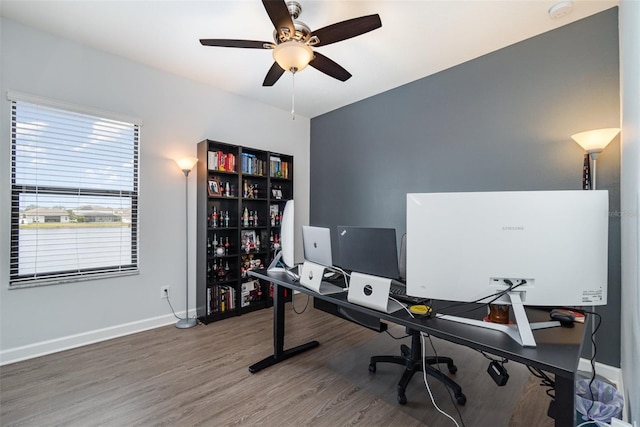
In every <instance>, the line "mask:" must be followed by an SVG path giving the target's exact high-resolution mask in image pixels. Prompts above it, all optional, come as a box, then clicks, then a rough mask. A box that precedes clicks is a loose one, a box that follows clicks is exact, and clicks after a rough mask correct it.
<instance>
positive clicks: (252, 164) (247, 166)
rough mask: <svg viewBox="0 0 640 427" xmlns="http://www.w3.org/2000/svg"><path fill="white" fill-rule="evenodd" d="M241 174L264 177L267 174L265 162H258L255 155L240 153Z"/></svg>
mask: <svg viewBox="0 0 640 427" xmlns="http://www.w3.org/2000/svg"><path fill="white" fill-rule="evenodd" d="M242 173H246V174H250V175H258V176H264V175H266V174H267V162H265V161H264V160H260V159H259V158H257V157H256V155H255V154H250V153H242Z"/></svg>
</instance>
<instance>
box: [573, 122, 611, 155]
mask: <svg viewBox="0 0 640 427" xmlns="http://www.w3.org/2000/svg"><path fill="white" fill-rule="evenodd" d="M618 133H620V129H618V128H605V129H594V130H588V131H586V132H580V133H576V134H575V135H571V138H573V140H574V141H576V142H577V143H578V144H580V146H581V147H582V148H583V149H584V150H585V151H586V152H587V153H589V154H591V153H600V152H602V150H604V149H605V147H606V146H607V145H609V143H610V142H611V141H612V140H613V138H615V137H616V135H618Z"/></svg>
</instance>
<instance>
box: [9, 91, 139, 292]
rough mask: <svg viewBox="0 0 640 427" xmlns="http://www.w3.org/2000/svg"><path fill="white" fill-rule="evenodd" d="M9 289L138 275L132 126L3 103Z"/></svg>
mask: <svg viewBox="0 0 640 427" xmlns="http://www.w3.org/2000/svg"><path fill="white" fill-rule="evenodd" d="M11 124H12V128H11V144H12V146H11V163H12V164H11V256H10V281H9V282H10V288H15V287H23V286H34V285H48V284H55V283H63V282H68V281H76V280H83V279H88V278H102V277H108V276H114V275H122V274H132V273H135V272H137V271H138V144H139V136H140V135H139V125H137V124H135V123H128V122H126V121H122V120H117V119H113V118H107V117H101V116H97V115H93V114H86V113H83V112H81V111H79V110H75V111H73V110H71V109H65V108H58V106H55V105H53V106H52V105H44V104H42V103H37V102H32V101H30V100H27V101H24V100H20V99H14V100H12V102H11Z"/></svg>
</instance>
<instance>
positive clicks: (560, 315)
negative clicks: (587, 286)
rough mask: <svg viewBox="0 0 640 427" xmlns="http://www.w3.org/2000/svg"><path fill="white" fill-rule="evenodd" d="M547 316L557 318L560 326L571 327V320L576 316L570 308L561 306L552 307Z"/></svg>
mask: <svg viewBox="0 0 640 427" xmlns="http://www.w3.org/2000/svg"><path fill="white" fill-rule="evenodd" d="M549 317H550V318H551V320H557V321H558V322H560V325H561V326H565V327H568V328H573V322H574V320H576V316H575V315H574V314H573V312H572V311H570V310H565V309H562V308H554V309H553V310H551V312H549Z"/></svg>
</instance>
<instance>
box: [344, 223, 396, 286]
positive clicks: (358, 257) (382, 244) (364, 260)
mask: <svg viewBox="0 0 640 427" xmlns="http://www.w3.org/2000/svg"><path fill="white" fill-rule="evenodd" d="M338 243H339V247H340V264H339V265H340V267H342V268H344V269H345V270H350V271H356V272H359V273H365V274H371V275H374V276H380V277H387V278H389V279H398V278H399V276H400V273H399V272H398V246H397V242H396V230H395V229H394V228H373V227H348V226H343V225H340V226H338Z"/></svg>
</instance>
